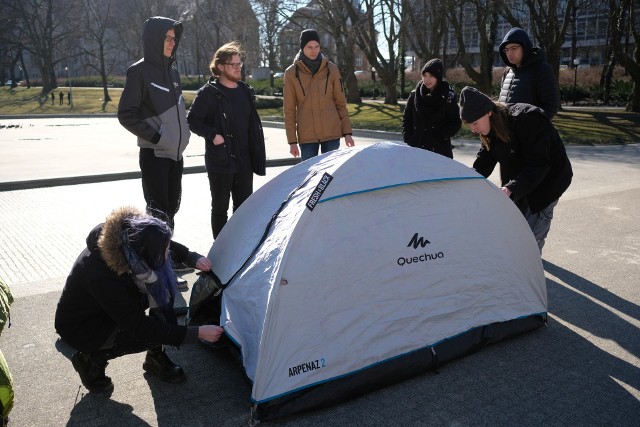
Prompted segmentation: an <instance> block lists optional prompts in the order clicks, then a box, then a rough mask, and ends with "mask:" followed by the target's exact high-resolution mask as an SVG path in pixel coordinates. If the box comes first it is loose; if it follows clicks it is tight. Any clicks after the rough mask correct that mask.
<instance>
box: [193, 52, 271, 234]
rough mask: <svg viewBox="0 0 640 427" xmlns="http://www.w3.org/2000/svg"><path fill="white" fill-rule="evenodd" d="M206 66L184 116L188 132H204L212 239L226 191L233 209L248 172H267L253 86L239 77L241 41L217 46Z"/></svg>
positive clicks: (225, 206) (246, 188)
mask: <svg viewBox="0 0 640 427" xmlns="http://www.w3.org/2000/svg"><path fill="white" fill-rule="evenodd" d="M210 69H211V74H212V75H213V76H212V77H211V78H210V79H209V82H208V83H207V84H206V85H204V86H203V87H202V88H200V90H199V91H198V93H197V94H196V97H195V99H194V101H193V104H192V105H191V108H190V109H189V114H188V116H187V120H188V122H189V127H190V128H191V130H192V131H193V133H195V134H197V135H200V136H201V137H203V138H204V143H205V165H206V168H207V176H208V178H209V189H210V191H211V231H212V232H213V238H214V239H215V238H217V237H218V234H219V233H220V231H221V230H222V228H223V227H224V225H225V224H226V223H227V212H228V210H229V196H231V198H232V200H233V211H234V212H235V211H236V210H237V209H238V208H239V207H240V205H241V204H242V203H243V202H244V201H245V200H246V199H247V198H248V197H249V196H250V195H251V194H252V193H253V174H254V173H256V174H257V175H261V176H264V175H265V174H266V170H265V167H266V151H265V144H264V134H263V131H262V123H261V121H260V116H258V111H257V110H256V105H255V92H254V91H253V88H252V87H251V86H249V85H247V84H246V83H244V82H242V81H241V80H240V79H241V78H242V49H241V46H240V44H239V43H237V42H231V43H227V44H225V45H224V46H222V47H220V48H219V49H218V50H217V51H216V53H215V54H214V55H213V58H212V60H211V64H210Z"/></svg>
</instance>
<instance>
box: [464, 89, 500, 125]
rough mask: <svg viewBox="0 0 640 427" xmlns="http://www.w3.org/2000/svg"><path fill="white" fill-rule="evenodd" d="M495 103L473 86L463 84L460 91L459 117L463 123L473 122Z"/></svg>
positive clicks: (491, 108)
mask: <svg viewBox="0 0 640 427" xmlns="http://www.w3.org/2000/svg"><path fill="white" fill-rule="evenodd" d="M494 106H495V104H494V103H493V101H492V100H491V99H490V98H489V97H488V96H487V95H485V94H484V93H482V92H480V91H479V90H478V89H476V88H475V87H470V86H465V87H464V88H462V90H461V91H460V118H461V119H462V120H463V121H464V122H465V123H473V122H475V121H476V120H478V119H479V118H480V117H482V116H484V115H485V114H487V113H488V112H489V111H491V110H493V107H494Z"/></svg>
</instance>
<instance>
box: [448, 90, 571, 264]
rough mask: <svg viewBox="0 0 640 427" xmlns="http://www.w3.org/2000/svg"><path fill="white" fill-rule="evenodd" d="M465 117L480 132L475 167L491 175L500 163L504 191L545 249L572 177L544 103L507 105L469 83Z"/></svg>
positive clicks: (462, 106) (463, 106) (463, 98)
mask: <svg viewBox="0 0 640 427" xmlns="http://www.w3.org/2000/svg"><path fill="white" fill-rule="evenodd" d="M460 118H461V119H462V120H463V121H464V122H465V123H466V124H468V125H469V129H470V130H471V132H473V133H477V134H479V135H480V142H481V148H480V151H479V152H478V154H477V156H476V160H475V161H474V162H473V169H475V170H476V171H477V172H478V173H479V174H481V175H482V176H484V177H485V178H487V177H489V176H490V175H491V173H492V172H493V169H494V168H495V167H496V164H498V163H500V181H501V184H502V186H501V187H500V190H502V192H503V193H504V194H505V196H507V197H509V198H511V200H513V201H514V203H515V204H516V206H518V208H519V209H520V211H521V212H522V214H523V215H524V217H525V219H526V220H527V223H528V224H529V227H531V231H532V232H533V235H534V237H535V238H536V242H537V243H538V249H539V250H540V253H542V247H543V246H544V243H545V239H546V237H547V234H548V233H549V229H550V228H551V220H552V219H553V209H554V207H555V206H556V204H557V203H558V199H559V198H560V196H562V194H563V193H564V192H565V190H566V189H567V188H569V185H570V184H571V179H572V177H573V171H572V169H571V163H570V162H569V158H568V157H567V152H566V150H565V148H564V144H563V143H562V140H561V139H560V136H559V135H558V132H557V131H556V129H555V128H554V127H553V124H551V120H549V118H547V116H546V115H545V114H544V112H543V111H542V109H541V108H539V107H536V106H534V105H531V104H522V103H519V104H513V105H511V106H507V105H505V104H503V103H500V102H494V101H492V100H491V99H490V98H489V97H488V96H486V95H485V94H483V93H482V92H480V91H479V90H477V89H476V88H473V87H469V86H465V87H464V88H463V89H462V91H460Z"/></svg>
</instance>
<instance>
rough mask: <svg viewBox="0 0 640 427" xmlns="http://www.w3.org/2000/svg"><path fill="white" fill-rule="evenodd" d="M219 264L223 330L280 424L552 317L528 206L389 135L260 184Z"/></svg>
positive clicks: (260, 404)
mask: <svg viewBox="0 0 640 427" xmlns="http://www.w3.org/2000/svg"><path fill="white" fill-rule="evenodd" d="M209 257H210V259H211V260H212V263H213V268H212V271H213V272H214V273H215V274H216V275H217V276H218V277H219V279H220V281H221V282H222V283H225V284H228V286H227V287H226V289H225V290H224V293H223V297H222V315H221V319H220V320H221V325H223V326H224V327H225V331H226V333H227V335H228V337H229V338H230V339H231V340H232V341H233V342H234V343H235V344H237V346H238V347H239V348H240V350H241V354H242V363H243V365H244V368H245V371H246V374H247V376H248V377H249V379H250V380H251V382H252V383H253V388H252V394H251V400H252V402H253V403H254V414H253V416H254V417H255V419H257V420H266V419H270V418H275V417H279V416H283V415H288V414H291V413H294V412H297V411H300V410H304V409H309V408H313V407H321V406H327V405H330V404H333V403H336V402H340V401H344V399H346V398H348V397H353V396H357V395H360V394H362V393H365V392H367V391H370V390H374V389H376V388H380V387H382V386H385V385H388V384H391V383H394V382H398V381H401V380H403V379H406V378H409V377H411V376H414V375H416V374H419V373H422V372H425V371H427V370H429V369H433V368H434V367H436V366H437V365H438V364H442V363H445V362H448V361H450V360H452V359H455V358H457V357H460V356H463V355H465V354H468V353H470V352H473V351H475V350H478V349H479V348H481V347H483V346H485V345H487V344H489V343H492V342H495V341H498V340H501V339H504V338H507V337H509V336H513V335H516V334H519V333H522V332H525V331H528V330H531V329H534V328H537V327H539V326H542V325H543V324H544V323H545V321H546V316H547V295H546V287H545V278H544V271H543V268H542V263H541V260H540V255H539V251H538V247H537V245H536V242H535V239H534V238H533V235H532V233H531V231H530V229H529V227H528V225H527V223H526V222H525V220H524V218H523V217H522V215H521V214H520V212H519V211H518V209H517V208H516V207H515V205H514V204H513V203H512V202H511V201H510V200H509V199H508V198H507V197H505V196H504V194H502V192H500V191H499V189H497V188H496V186H495V185H494V184H492V183H491V182H489V181H488V180H486V179H484V178H483V177H482V176H480V175H479V174H477V173H476V172H475V171H473V170H472V169H470V168H468V167H466V166H464V165H462V164H460V163H458V162H456V161H453V160H451V159H448V158H446V157H443V156H439V155H437V154H433V153H431V152H428V151H425V150H420V149H415V148H411V147H408V146H406V145H404V144H398V143H391V142H380V143H377V144H373V145H370V146H363V147H354V148H349V149H344V150H338V151H334V152H331V153H327V154H325V155H322V156H318V157H315V158H312V159H310V160H308V161H306V162H303V163H300V164H298V165H296V166H294V167H291V168H290V169H288V170H286V171H284V172H283V173H281V174H280V175H278V176H276V177H275V178H274V179H272V180H271V181H269V182H268V183H267V184H265V185H264V186H263V187H261V188H260V189H259V190H258V191H256V192H255V193H254V194H253V195H252V196H251V197H250V198H249V199H247V200H246V201H245V203H244V204H243V205H242V206H241V208H240V209H238V210H237V211H236V212H235V213H234V215H233V216H232V217H231V219H230V220H229V222H228V223H227V224H226V225H225V227H224V229H223V230H222V232H221V234H220V235H219V236H218V239H217V240H216V241H215V242H214V244H213V246H212V248H211V251H210V253H209Z"/></svg>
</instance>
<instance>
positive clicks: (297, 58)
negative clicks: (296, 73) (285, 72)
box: [293, 50, 329, 74]
mask: <svg viewBox="0 0 640 427" xmlns="http://www.w3.org/2000/svg"><path fill="white" fill-rule="evenodd" d="M303 56H304V53H303V52H302V51H301V50H300V51H298V53H296V56H295V57H294V58H293V65H294V66H298V67H300V66H302V67H303V68H304V70H305V72H307V73H308V74H311V70H309V67H307V65H306V64H305V63H304V61H303V60H302V57H303ZM318 56H319V57H320V60H321V63H320V68H318V71H319V70H322V68H324V67H325V66H326V65H327V62H329V58H328V57H327V55H325V54H324V52H322V51H321V52H320V53H319V54H318Z"/></svg>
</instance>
